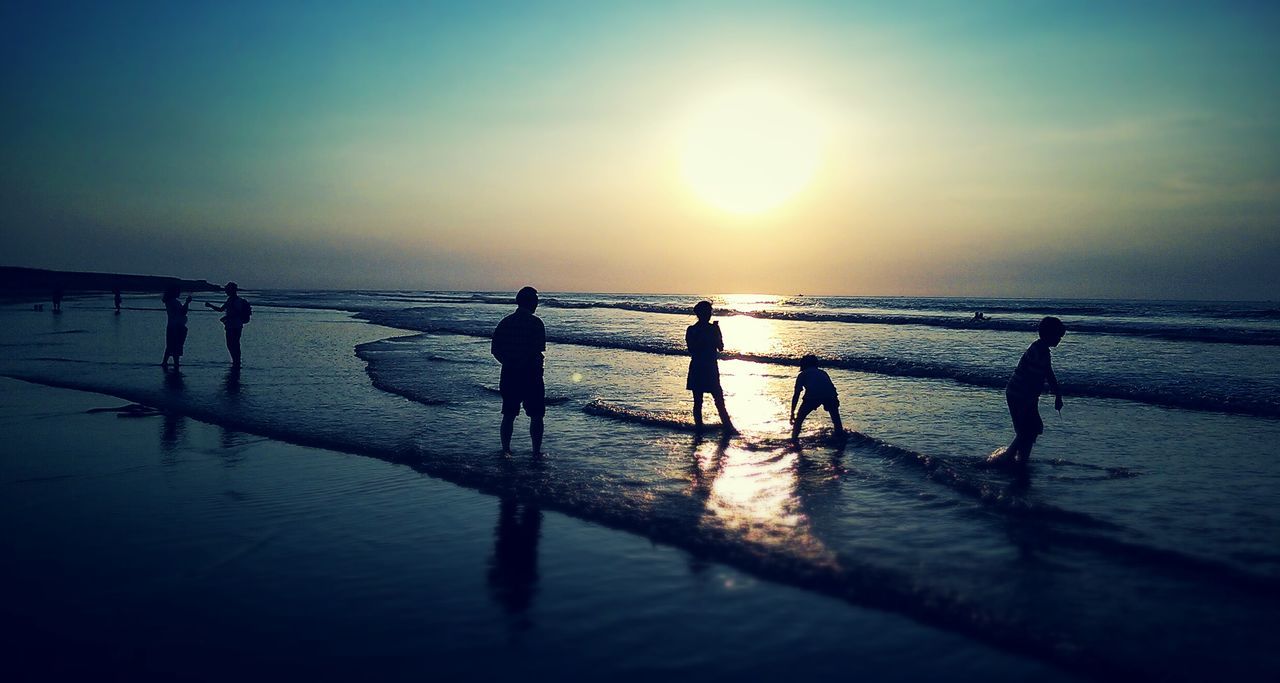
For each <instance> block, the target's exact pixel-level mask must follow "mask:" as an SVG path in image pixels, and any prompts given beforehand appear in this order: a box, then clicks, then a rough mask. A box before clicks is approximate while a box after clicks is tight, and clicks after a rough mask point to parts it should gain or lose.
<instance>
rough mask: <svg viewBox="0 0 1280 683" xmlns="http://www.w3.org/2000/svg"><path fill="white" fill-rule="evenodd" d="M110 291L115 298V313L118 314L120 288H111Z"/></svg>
mask: <svg viewBox="0 0 1280 683" xmlns="http://www.w3.org/2000/svg"><path fill="white" fill-rule="evenodd" d="M111 293H112V294H113V295H114V296H115V300H116V315H120V288H119V287H115V288H112V290H111Z"/></svg>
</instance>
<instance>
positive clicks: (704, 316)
mask: <svg viewBox="0 0 1280 683" xmlns="http://www.w3.org/2000/svg"><path fill="white" fill-rule="evenodd" d="M693 314H694V315H696V316H698V320H701V321H703V322H706V321H708V320H710V319H711V302H710V301H699V302H698V303H696V304H694V305H693Z"/></svg>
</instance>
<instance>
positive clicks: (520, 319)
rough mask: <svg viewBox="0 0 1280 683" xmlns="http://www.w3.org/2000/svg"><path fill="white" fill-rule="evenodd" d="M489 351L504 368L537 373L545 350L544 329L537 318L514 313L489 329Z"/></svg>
mask: <svg viewBox="0 0 1280 683" xmlns="http://www.w3.org/2000/svg"><path fill="white" fill-rule="evenodd" d="M489 350H490V351H491V352H492V353H493V357H494V358H497V359H498V362H499V363H502V366H503V367H504V368H508V367H510V368H512V369H522V370H531V369H534V368H536V369H538V370H541V369H542V354H543V352H544V351H546V350H547V330H546V327H545V326H543V324H542V319H541V318H539V317H538V316H536V315H534V314H532V313H530V312H528V311H516V312H515V313H512V314H511V315H509V316H507V317H505V318H503V319H502V322H500V323H498V327H497V328H495V329H494V330H493V342H492V343H491V344H490V345H489Z"/></svg>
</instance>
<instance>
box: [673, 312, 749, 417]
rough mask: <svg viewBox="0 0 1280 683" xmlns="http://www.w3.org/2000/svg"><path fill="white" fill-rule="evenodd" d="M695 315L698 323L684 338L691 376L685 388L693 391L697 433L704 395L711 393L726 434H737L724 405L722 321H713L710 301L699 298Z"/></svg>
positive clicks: (687, 330) (686, 332)
mask: <svg viewBox="0 0 1280 683" xmlns="http://www.w3.org/2000/svg"><path fill="white" fill-rule="evenodd" d="M693 314H694V315H696V316H698V322H696V323H694V324H692V325H690V326H689V327H688V328H687V329H686V330H685V331H684V341H685V344H686V345H687V346H688V347H689V375H688V378H687V379H686V380H685V385H684V387H685V389H688V390H689V391H691V392H693V424H694V426H695V427H696V428H697V432H698V433H701V432H702V395H703V394H711V398H712V399H713V400H714V401H715V404H716V410H717V411H718V412H719V413H720V424H721V425H722V427H721V428H722V429H723V430H724V432H725V433H726V434H737V433H738V430H737V429H735V428H734V426H733V420H730V419H729V411H728V409H726V408H725V406H724V390H723V389H721V388H720V362H719V356H720V352H721V351H723V350H724V336H723V335H721V334H720V323H719V321H717V322H714V323H713V322H711V302H710V301H699V302H698V303H697V304H696V305H694V307H693Z"/></svg>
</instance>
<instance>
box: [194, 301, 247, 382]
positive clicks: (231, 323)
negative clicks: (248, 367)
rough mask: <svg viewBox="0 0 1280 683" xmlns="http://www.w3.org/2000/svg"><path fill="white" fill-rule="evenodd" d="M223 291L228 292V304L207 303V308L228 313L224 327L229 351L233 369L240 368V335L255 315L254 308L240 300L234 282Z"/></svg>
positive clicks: (223, 322) (223, 321)
mask: <svg viewBox="0 0 1280 683" xmlns="http://www.w3.org/2000/svg"><path fill="white" fill-rule="evenodd" d="M223 289H225V290H226V292H227V302H226V303H224V304H222V305H221V306H214V305H213V304H211V303H208V302H205V306H206V307H207V308H212V309H213V310H215V311H220V312H223V313H226V315H224V316H222V325H223V327H225V328H226V331H227V351H229V352H231V367H233V368H239V367H240V335H241V333H243V332H244V326H245V323H247V322H249V318H250V316H252V315H253V307H252V306H250V305H249V302H248V301H245V300H244V299H242V298H240V296H239V294H238V292H239V290H240V288H239V287H238V286H237V285H236V283H234V282H228V283H227V286H226V287H224V288H223Z"/></svg>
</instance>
